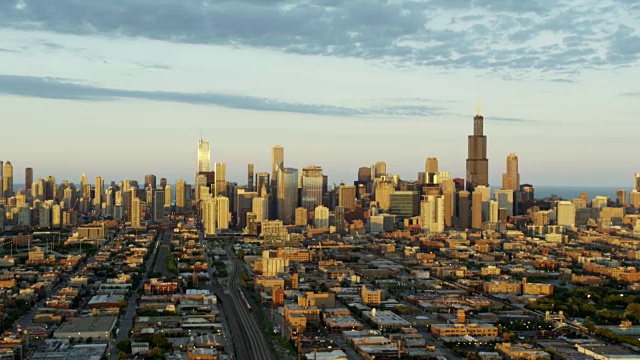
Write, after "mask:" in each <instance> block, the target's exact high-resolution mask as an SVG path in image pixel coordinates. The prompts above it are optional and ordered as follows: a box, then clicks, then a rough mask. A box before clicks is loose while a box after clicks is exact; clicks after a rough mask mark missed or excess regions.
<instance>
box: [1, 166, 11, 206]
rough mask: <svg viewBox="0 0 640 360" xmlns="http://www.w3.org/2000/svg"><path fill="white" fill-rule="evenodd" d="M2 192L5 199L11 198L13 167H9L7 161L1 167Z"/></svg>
mask: <svg viewBox="0 0 640 360" xmlns="http://www.w3.org/2000/svg"><path fill="white" fill-rule="evenodd" d="M2 190H3V193H2V195H3V197H4V198H5V199H8V198H10V197H12V196H13V165H11V161H7V162H6V163H5V164H4V167H3V173H2Z"/></svg>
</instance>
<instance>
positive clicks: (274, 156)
mask: <svg viewBox="0 0 640 360" xmlns="http://www.w3.org/2000/svg"><path fill="white" fill-rule="evenodd" d="M283 168H284V147H283V146H282V145H276V146H274V147H273V148H272V149H271V181H273V182H275V183H277V176H278V170H280V169H283Z"/></svg>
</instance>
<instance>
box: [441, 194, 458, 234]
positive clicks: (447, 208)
mask: <svg viewBox="0 0 640 360" xmlns="http://www.w3.org/2000/svg"><path fill="white" fill-rule="evenodd" d="M442 201H443V207H444V226H446V227H451V226H453V218H454V216H455V215H456V193H455V191H445V192H444V193H442Z"/></svg>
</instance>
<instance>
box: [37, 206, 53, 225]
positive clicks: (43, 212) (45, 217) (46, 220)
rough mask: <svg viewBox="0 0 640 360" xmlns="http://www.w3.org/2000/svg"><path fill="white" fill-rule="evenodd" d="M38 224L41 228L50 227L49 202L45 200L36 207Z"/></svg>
mask: <svg viewBox="0 0 640 360" xmlns="http://www.w3.org/2000/svg"><path fill="white" fill-rule="evenodd" d="M38 226H39V227H41V228H50V227H51V203H49V202H45V203H44V204H42V206H40V208H39V209H38Z"/></svg>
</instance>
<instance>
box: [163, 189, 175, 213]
mask: <svg viewBox="0 0 640 360" xmlns="http://www.w3.org/2000/svg"><path fill="white" fill-rule="evenodd" d="M172 195H173V194H172V193H171V185H169V184H167V185H165V186H164V207H165V208H167V207H169V208H170V207H171V197H172Z"/></svg>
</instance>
